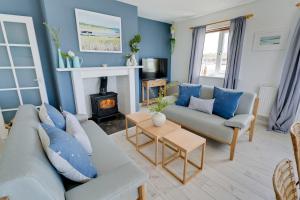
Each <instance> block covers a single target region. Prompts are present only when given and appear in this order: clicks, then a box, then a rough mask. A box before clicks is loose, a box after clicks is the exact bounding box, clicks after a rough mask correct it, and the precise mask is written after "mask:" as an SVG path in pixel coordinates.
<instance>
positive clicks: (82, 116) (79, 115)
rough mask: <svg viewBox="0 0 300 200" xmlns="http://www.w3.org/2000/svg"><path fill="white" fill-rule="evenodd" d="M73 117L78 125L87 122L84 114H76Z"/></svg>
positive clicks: (86, 116)
mask: <svg viewBox="0 0 300 200" xmlns="http://www.w3.org/2000/svg"><path fill="white" fill-rule="evenodd" d="M75 116H76V118H77V120H78V121H79V122H80V123H82V122H85V121H87V120H89V116H88V115H85V114H76V115H75Z"/></svg>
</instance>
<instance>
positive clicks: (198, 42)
mask: <svg viewBox="0 0 300 200" xmlns="http://www.w3.org/2000/svg"><path fill="white" fill-rule="evenodd" d="M205 33H206V26H199V27H196V28H194V29H193V40H192V49H191V57H190V66H189V77H188V81H189V83H199V78H200V71H201V64H202V57H203V49H204V41H205Z"/></svg>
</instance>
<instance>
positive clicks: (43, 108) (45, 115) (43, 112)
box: [39, 104, 55, 126]
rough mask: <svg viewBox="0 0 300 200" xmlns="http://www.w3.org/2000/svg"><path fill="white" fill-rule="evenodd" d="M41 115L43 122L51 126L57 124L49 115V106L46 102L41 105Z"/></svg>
mask: <svg viewBox="0 0 300 200" xmlns="http://www.w3.org/2000/svg"><path fill="white" fill-rule="evenodd" d="M39 117H40V120H41V122H42V123H45V124H48V125H50V126H55V125H54V123H53V121H52V119H51V118H50V116H49V115H48V111H47V108H46V106H45V105H44V104H42V105H41V107H40V111H39Z"/></svg>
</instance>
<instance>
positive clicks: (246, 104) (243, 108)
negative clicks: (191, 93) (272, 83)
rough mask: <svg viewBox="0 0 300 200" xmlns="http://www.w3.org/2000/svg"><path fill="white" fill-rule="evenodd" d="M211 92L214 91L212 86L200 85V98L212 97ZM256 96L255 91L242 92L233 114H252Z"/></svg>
mask: <svg viewBox="0 0 300 200" xmlns="http://www.w3.org/2000/svg"><path fill="white" fill-rule="evenodd" d="M222 89H224V88H222ZM224 90H227V91H236V90H232V89H224ZM213 93H214V87H213V86H208V85H202V86H201V94H200V98H201V99H212V98H213ZM256 96H257V95H256V94H255V93H250V92H243V95H242V96H241V98H240V102H239V105H238V108H237V110H236V112H235V114H237V115H238V114H252V110H253V106H254V101H255V98H256Z"/></svg>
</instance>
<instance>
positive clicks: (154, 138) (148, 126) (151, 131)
mask: <svg viewBox="0 0 300 200" xmlns="http://www.w3.org/2000/svg"><path fill="white" fill-rule="evenodd" d="M179 128H181V126H180V125H178V124H176V123H174V122H171V121H169V120H166V122H165V123H164V125H162V126H160V127H157V126H154V125H153V122H152V119H149V120H145V121H143V122H141V123H138V124H137V125H136V144H137V145H136V150H137V151H138V152H139V153H140V154H141V155H143V156H144V157H145V158H146V159H147V160H149V161H150V162H151V163H152V164H154V165H155V166H157V165H158V164H160V163H161V162H162V161H158V145H159V143H160V142H161V143H162V138H163V136H165V135H167V134H169V133H170V132H172V131H174V130H176V129H179ZM140 130H141V131H140ZM140 134H144V135H146V136H147V137H149V138H151V141H150V142H147V143H145V144H141V145H140V144H139V135H140ZM153 143H154V145H155V152H154V159H151V158H150V157H149V156H147V155H146V154H144V153H143V152H142V151H141V149H142V148H143V147H145V146H148V145H151V144H153ZM168 147H169V148H170V149H172V150H173V151H175V152H176V153H177V150H176V149H174V148H173V147H172V146H171V145H168Z"/></svg>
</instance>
